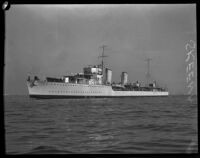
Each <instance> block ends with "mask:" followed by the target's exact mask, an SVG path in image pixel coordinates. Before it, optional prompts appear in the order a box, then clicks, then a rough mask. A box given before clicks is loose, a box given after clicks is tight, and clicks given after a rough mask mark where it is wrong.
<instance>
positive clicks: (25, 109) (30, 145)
mask: <svg viewBox="0 0 200 158" xmlns="http://www.w3.org/2000/svg"><path fill="white" fill-rule="evenodd" d="M187 98H188V97H186V96H169V97H138V98H109V99H106V98H104V99H102V98H100V99H98V98H93V99H49V100H48V99H47V100H38V99H31V98H29V97H28V96H5V97H4V110H5V112H4V117H5V131H6V136H5V138H6V153H7V154H43V153H45V154H59V153H60V154H67V153H69V154H70V153H136V154H138V153H197V152H198V151H197V150H198V149H197V148H198V144H197V139H198V138H197V132H198V131H197V99H196V98H194V100H193V101H192V102H190V101H188V100H187Z"/></svg>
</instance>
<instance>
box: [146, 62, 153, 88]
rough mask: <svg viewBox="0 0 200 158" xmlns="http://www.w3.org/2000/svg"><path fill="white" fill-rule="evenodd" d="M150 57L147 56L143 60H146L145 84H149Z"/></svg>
mask: <svg viewBox="0 0 200 158" xmlns="http://www.w3.org/2000/svg"><path fill="white" fill-rule="evenodd" d="M151 60H152V59H151V58H147V59H146V60H145V61H147V73H146V78H147V84H149V80H150V77H151V75H150V61H151Z"/></svg>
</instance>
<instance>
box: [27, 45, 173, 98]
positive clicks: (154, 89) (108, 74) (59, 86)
mask: <svg viewBox="0 0 200 158" xmlns="http://www.w3.org/2000/svg"><path fill="white" fill-rule="evenodd" d="M99 57H101V58H102V61H101V64H100V65H89V66H87V67H84V68H83V72H82V73H76V74H73V75H65V76H62V77H60V78H55V77H46V79H45V80H41V79H39V78H38V77H37V76H35V77H34V78H33V79H31V77H30V76H29V77H28V79H27V86H28V91H29V96H30V97H35V98H73V97H78V98H81V97H134V96H168V95H169V92H168V91H167V90H166V89H164V88H162V87H158V86H157V84H156V81H154V82H153V83H149V84H148V86H142V85H141V83H139V82H138V81H136V82H135V83H130V82H128V73H127V72H122V73H121V81H120V82H119V83H114V82H112V70H111V69H108V68H106V67H104V63H103V58H104V57H106V56H105V55H104V47H103V52H102V55H101V56H99Z"/></svg>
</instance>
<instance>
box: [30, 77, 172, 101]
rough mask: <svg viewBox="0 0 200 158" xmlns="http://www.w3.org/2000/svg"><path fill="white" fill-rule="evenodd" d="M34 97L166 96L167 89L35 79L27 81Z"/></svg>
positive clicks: (31, 95)
mask: <svg viewBox="0 0 200 158" xmlns="http://www.w3.org/2000/svg"><path fill="white" fill-rule="evenodd" d="M27 86H28V91H29V96H30V97H35V98H72V97H78V98H79V97H80V98H81V97H139V96H168V95H169V92H167V91H114V90H113V89H112V87H111V86H106V85H88V84H72V83H58V82H45V81H35V83H34V85H32V83H31V82H27Z"/></svg>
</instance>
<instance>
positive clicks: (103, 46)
mask: <svg viewBox="0 0 200 158" xmlns="http://www.w3.org/2000/svg"><path fill="white" fill-rule="evenodd" d="M105 47H107V45H102V46H100V48H102V55H101V56H99V58H102V60H101V66H102V74H103V67H104V66H103V58H105V57H108V56H107V55H104V49H105Z"/></svg>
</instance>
